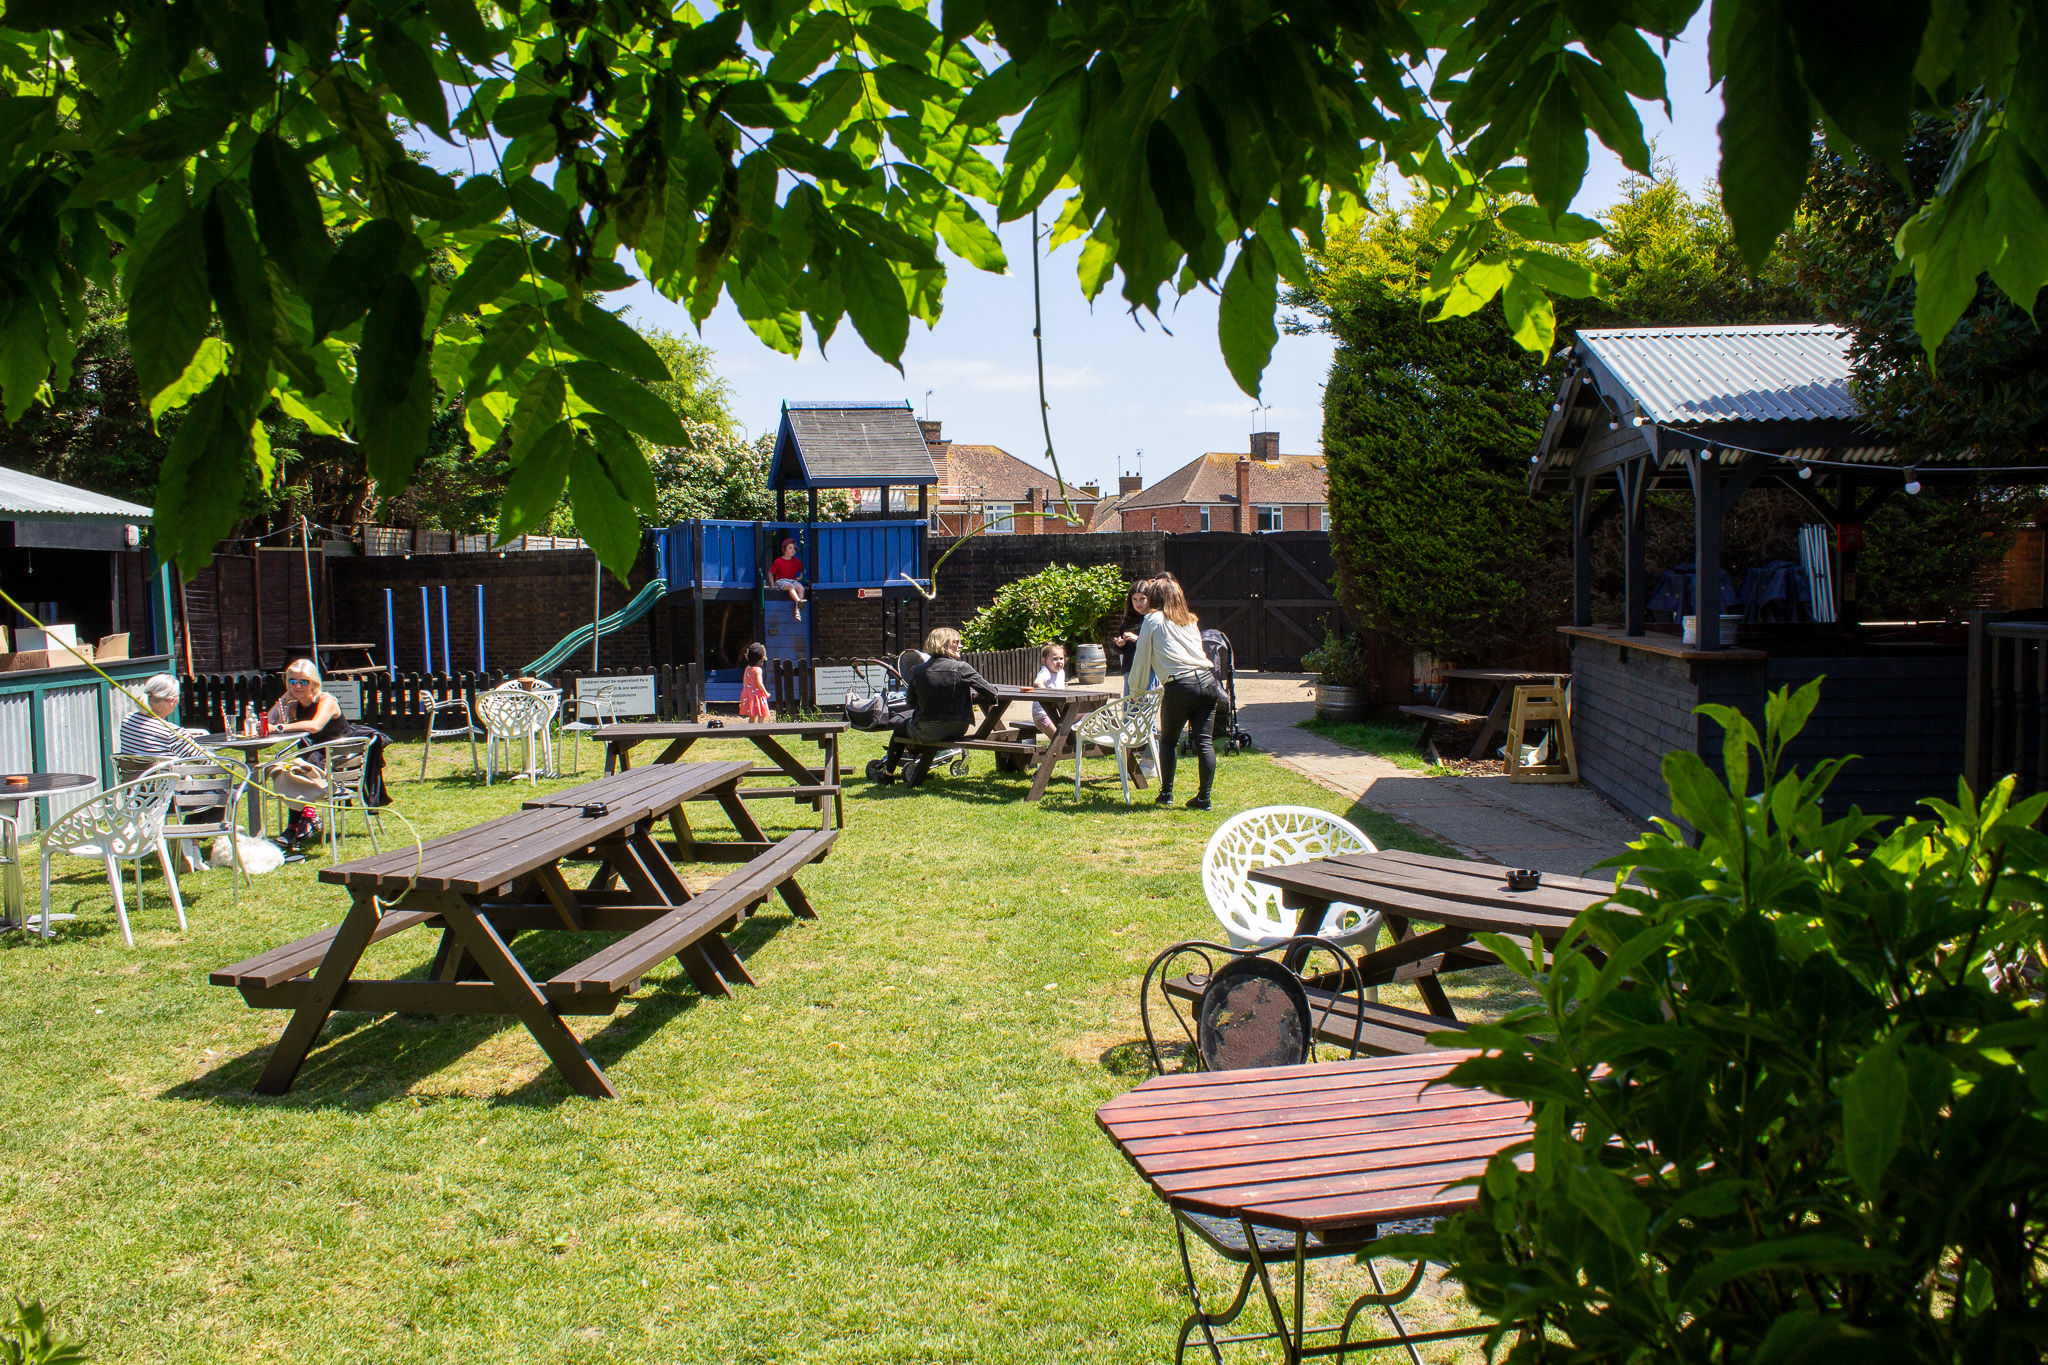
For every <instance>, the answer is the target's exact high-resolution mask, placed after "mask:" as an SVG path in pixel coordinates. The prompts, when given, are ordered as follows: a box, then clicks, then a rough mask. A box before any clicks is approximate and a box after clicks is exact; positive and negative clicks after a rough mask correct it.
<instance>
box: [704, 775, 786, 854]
mask: <svg viewBox="0 0 2048 1365" xmlns="http://www.w3.org/2000/svg"><path fill="white" fill-rule="evenodd" d="M718 804H719V807H720V808H721V809H723V810H724V811H725V814H726V818H727V819H729V820H731V821H732V827H733V828H734V829H735V830H737V831H739V836H740V838H741V839H742V840H743V841H745V842H747V843H753V844H767V843H773V842H774V841H773V840H772V839H770V838H769V837H768V831H767V830H765V829H762V828H761V822H760V821H759V820H756V819H755V818H754V813H753V812H752V811H750V810H748V809H747V803H746V802H744V801H742V800H740V783H739V779H738V778H734V779H733V780H732V781H730V782H728V783H726V784H725V785H724V786H723V787H720V788H719V789H718Z"/></svg>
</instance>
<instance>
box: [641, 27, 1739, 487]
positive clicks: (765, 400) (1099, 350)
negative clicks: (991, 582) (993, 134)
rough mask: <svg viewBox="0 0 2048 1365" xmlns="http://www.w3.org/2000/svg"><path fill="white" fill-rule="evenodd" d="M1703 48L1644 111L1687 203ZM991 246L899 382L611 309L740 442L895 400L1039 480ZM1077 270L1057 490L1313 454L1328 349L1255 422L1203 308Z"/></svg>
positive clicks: (1590, 208) (662, 316) (1025, 302)
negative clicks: (847, 407)
mask: <svg viewBox="0 0 2048 1365" xmlns="http://www.w3.org/2000/svg"><path fill="white" fill-rule="evenodd" d="M1706 41H1707V36H1706V11H1705V9H1704V8H1703V9H1702V10H1701V15H1700V19H1699V22H1697V23H1696V24H1694V25H1693V27H1692V28H1691V29H1689V30H1688V31H1687V32H1686V34H1685V35H1684V37H1683V38H1682V40H1681V41H1680V42H1679V43H1677V44H1676V45H1674V47H1673V50H1672V53H1671V55H1670V57H1669V59H1668V69H1669V76H1668V80H1669V88H1670V92H1671V101H1672V117H1671V118H1670V119H1667V118H1666V117H1665V115H1664V111H1663V108H1662V107H1661V106H1642V112H1643V122H1644V128H1645V130H1646V131H1647V132H1648V133H1649V135H1650V136H1651V137H1652V138H1653V139H1654V140H1655V142H1656V144H1657V153H1658V155H1659V157H1660V158H1663V159H1666V160H1668V161H1669V162H1670V163H1671V165H1672V166H1673V168H1674V170H1675V172H1676V174H1677V176H1678V178H1679V179H1680V180H1681V181H1683V182H1684V183H1685V185H1686V186H1687V187H1688V188H1690V189H1694V190H1698V189H1700V188H1701V187H1703V186H1706V185H1709V184H1711V183H1712V181H1713V179H1714V173H1715V167H1716V164H1717V162H1718V159H1719V150H1718V142H1717V138H1716V133H1715V128H1716V125H1717V124H1718V123H1719V121H1720V118H1721V100H1720V94H1719V92H1718V91H1710V90H1709V89H1708V88H1707V63H1706ZM1624 176H1625V172H1624V171H1623V169H1622V166H1621V164H1620V162H1619V161H1617V160H1615V158H1614V157H1613V156H1612V155H1611V154H1609V153H1607V152H1606V150H1605V149H1604V148H1602V147H1601V146H1600V145H1599V144H1598V143H1597V142H1596V143H1594V144H1593V162H1592V168H1591V171H1590V173H1589V174H1588V176H1587V179H1586V186H1585V189H1584V190H1583V191H1582V193H1581V194H1580V197H1579V200H1578V202H1577V204H1576V206H1575V207H1577V208H1578V209H1579V210H1580V211H1581V212H1585V213H1597V212H1599V211H1600V210H1602V209H1604V208H1605V207H1606V206H1607V205H1608V204H1610V203H1611V202H1613V200H1614V199H1615V198H1616V196H1617V191H1618V189H1619V187H1620V185H1621V183H1622V180H1623V178H1624ZM1046 221H1047V222H1050V221H1051V219H1050V217H1048V218H1047V219H1046ZM1002 238H1003V248H1004V252H1005V254H1006V255H1007V256H1008V257H1009V259H1010V262H1011V273H1010V274H1009V275H1008V276H994V275H989V274H985V273H983V272H981V271H978V270H975V269H973V268H972V267H970V266H967V265H965V264H964V263H961V262H958V261H953V262H951V263H950V267H951V268H950V274H949V281H948V284H947V288H946V299H945V305H946V306H945V314H944V316H943V317H942V318H941V319H940V320H939V323H938V325H937V326H936V327H935V328H933V329H931V330H929V331H927V330H926V329H924V328H923V327H922V326H920V325H918V324H915V323H913V324H912V328H911V336H910V343H909V345H908V347H907V348H906V349H905V351H904V357H903V372H902V373H901V374H898V373H897V372H896V370H895V369H894V368H892V367H891V366H889V365H888V364H886V363H884V362H883V361H881V360H878V359H876V358H875V357H874V356H873V355H871V354H869V352H868V351H867V350H866V348H864V347H863V346H862V345H861V344H860V339H859V337H858V336H857V335H856V334H855V332H854V330H853V328H852V327H851V326H850V325H845V324H842V325H841V327H840V329H839V334H838V336H837V337H835V338H834V340H833V342H832V345H831V347H830V349H829V351H828V352H827V354H825V355H822V356H821V355H819V354H818V352H817V350H816V348H815V347H814V346H812V345H811V344H810V343H811V338H810V337H809V336H808V334H807V335H806V337H805V348H804V354H803V355H802V356H801V357H799V358H798V359H796V360H791V359H789V358H788V357H786V356H783V355H781V354H779V353H777V352H774V351H771V350H769V349H768V348H767V347H766V346H764V345H762V344H761V342H759V341H758V340H756V339H755V337H754V335H753V333H752V332H750V331H748V330H747V328H746V325H745V324H744V323H742V322H741V321H740V319H739V316H738V314H737V313H735V312H734V311H733V309H732V306H731V305H730V304H729V303H723V304H721V305H720V307H719V309H718V310H717V311H716V312H715V313H713V314H712V316H711V317H710V318H708V319H707V320H706V321H705V324H704V327H703V330H702V332H701V333H699V332H698V331H697V330H696V328H695V327H694V326H693V325H692V323H691V321H690V318H689V315H688V314H687V313H686V312H685V311H684V310H683V309H682V308H681V307H680V306H678V305H676V304H672V303H670V302H668V301H667V300H666V299H663V298H662V297H660V296H659V295H658V294H656V293H655V292H654V291H653V290H651V289H648V288H646V287H645V286H642V287H639V288H636V289H635V290H633V291H631V292H629V293H627V294H624V295H615V296H613V297H614V298H615V299H619V300H621V301H624V302H629V303H630V304H631V305H632V307H633V317H634V319H635V321H637V322H640V323H643V324H651V325H654V326H657V327H662V328H665V329H667V330H669V331H671V332H676V333H679V334H681V335H684V336H694V337H696V338H697V339H698V340H700V341H702V342H703V343H704V344H706V345H708V346H709V347H711V349H712V350H713V352H714V353H715V354H716V357H717V362H716V363H717V370H718V373H719V374H720V376H722V377H723V378H724V379H725V380H726V382H727V383H728V384H729V385H730V387H731V391H732V406H733V411H734V414H735V415H736V416H737V418H738V419H739V421H740V423H741V425H743V426H744V427H745V428H746V429H747V431H748V432H749V433H750V434H759V433H761V432H763V431H768V430H772V429H773V428H774V426H775V424H776V422H777V420H778V417H779V414H780V411H781V404H782V402H783V400H784V399H907V400H908V401H909V402H910V403H911V404H912V405H913V406H914V407H915V408H916V409H917V411H918V414H919V415H920V416H923V415H925V414H926V412H927V410H929V414H930V416H932V417H934V418H937V419H939V420H940V421H942V422H943V423H944V424H945V434H946V435H947V436H949V437H951V438H952V439H954V440H956V441H962V442H972V443H977V444H985V445H996V446H1001V447H1002V448H1003V449H1005V450H1007V451H1009V452H1010V453H1011V454H1013V455H1018V456H1022V457H1023V458H1025V459H1027V460H1030V461H1032V462H1033V463H1035V464H1040V465H1044V464H1045V460H1044V458H1043V455H1044V450H1045V437H1044V435H1043V433H1042V431H1041V428H1040V424H1039V414H1038V396H1037V388H1036V381H1035V377H1034V358H1033V350H1032V340H1031V274H1030V255H1029V243H1030V229H1029V225H1028V223H1025V224H1010V225H1008V226H1007V227H1005V228H1004V229H1002ZM1078 255H1079V247H1078V245H1075V246H1069V247H1067V248H1066V249H1064V250H1061V251H1059V252H1055V253H1054V254H1053V255H1052V256H1051V257H1050V258H1049V259H1048V260H1046V261H1045V262H1044V263H1043V264H1042V265H1041V271H1042V273H1043V283H1042V292H1043V301H1044V308H1045V340H1046V346H1045V361H1046V381H1047V383H1046V387H1047V398H1048V400H1049V401H1050V403H1051V422H1052V436H1053V440H1054V442H1055V443H1056V449H1057V450H1058V453H1059V463H1060V469H1061V472H1062V473H1063V474H1065V475H1066V477H1067V479H1068V481H1069V482H1071V483H1076V484H1080V483H1086V482H1089V481H1090V480H1097V481H1100V482H1101V483H1102V484H1103V485H1104V486H1105V487H1106V488H1113V487H1114V486H1115V481H1116V477H1117V475H1118V474H1119V473H1120V472H1127V471H1135V470H1138V469H1140V468H1141V467H1142V472H1143V474H1144V476H1145V480H1146V482H1147V483H1148V484H1149V483H1152V482H1154V481H1156V480H1157V479H1159V478H1161V477H1163V476H1165V475H1166V474H1168V473H1170V472H1171V471H1172V470H1174V469H1177V468H1179V467H1180V466H1181V465H1183V464H1185V463H1187V462H1188V461H1189V460H1191V459H1193V458H1195V456H1197V455H1199V454H1201V453H1202V452H1203V451H1207V450H1244V449H1246V448H1247V447H1248V437H1249V435H1250V433H1251V432H1252V431H1254V430H1269V429H1270V430H1277V431H1278V432H1279V433H1280V448H1281V450H1282V451H1283V452H1284V453H1289V454H1293V453H1305V452H1313V451H1317V450H1320V449H1321V432H1322V394H1323V383H1324V379H1325V376H1326V375H1327V374H1328V372H1329V368H1330V359H1331V355H1332V352H1333V349H1334V348H1333V346H1332V343H1331V342H1330V340H1329V339H1328V338H1327V337H1323V336H1310V337H1289V336H1282V337H1281V338H1280V342H1279V345H1278V347H1277V348H1276V349H1275V350H1274V353H1273V363H1272V366H1271V367H1270V368H1269V369H1268V370H1267V372H1266V381H1265V393H1264V395H1263V397H1264V400H1265V402H1266V403H1267V404H1268V405H1270V408H1269V410H1268V411H1266V412H1263V413H1258V414H1256V415H1255V413H1254V408H1255V406H1256V404H1255V401H1254V400H1253V399H1251V398H1249V397H1247V396H1246V395H1245V394H1244V393H1242V392H1241V391H1240V390H1239V389H1238V387H1237V384H1236V382H1235V381H1234V380H1232V379H1231V377H1230V374H1229V371H1228V370H1226V369H1225V368H1224V365H1223V358H1222V354H1221V352H1220V351H1219V350H1218V348H1217V344H1216V300H1215V297H1214V296H1213V295H1211V294H1209V293H1208V292H1207V291H1197V292H1196V293H1194V294H1191V295H1189V296H1188V297H1186V298H1185V299H1182V300H1181V301H1180V302H1179V304H1178V306H1177V307H1173V308H1171V309H1169V310H1168V311H1166V312H1164V313H1163V316H1162V319H1161V321H1163V322H1164V324H1165V326H1164V327H1163V328H1162V327H1161V326H1160V323H1159V322H1158V321H1154V320H1153V319H1150V318H1147V319H1145V320H1144V322H1143V323H1142V324H1140V323H1138V322H1136V321H1134V320H1133V319H1132V318H1131V317H1130V316H1129V315H1128V314H1126V313H1125V312H1124V311H1123V308H1122V306H1121V303H1120V300H1119V299H1118V298H1117V296H1116V285H1115V283H1114V282H1112V283H1111V284H1110V285H1109V286H1108V287H1107V288H1106V289H1105V290H1104V291H1103V294H1102V297H1101V299H1100V300H1099V301H1098V303H1097V304H1096V306H1095V307H1093V308H1092V309H1091V308H1090V307H1089V305H1088V303H1087V301H1086V300H1085V299H1083V298H1082V296H1081V290H1080V286H1079V285H1078V284H1077V283H1076V282H1075V276H1074V270H1075V261H1076V259H1077V257H1078ZM1167 329H1171V331H1170V334H1169V332H1168V330H1167ZM1140 451H1142V452H1143V454H1142V456H1141V455H1140V454H1139V453H1138V452H1140Z"/></svg>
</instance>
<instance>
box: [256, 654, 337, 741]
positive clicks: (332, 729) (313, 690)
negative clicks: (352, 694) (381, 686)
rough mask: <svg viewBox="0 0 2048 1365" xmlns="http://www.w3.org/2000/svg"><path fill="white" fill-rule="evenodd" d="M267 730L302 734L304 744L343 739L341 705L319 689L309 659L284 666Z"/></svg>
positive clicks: (328, 693) (318, 682)
mask: <svg viewBox="0 0 2048 1365" xmlns="http://www.w3.org/2000/svg"><path fill="white" fill-rule="evenodd" d="M270 728H271V730H272V731H278V730H283V731H285V732H287V733H290V734H299V735H304V736H305V738H306V743H308V744H325V743H327V742H328V741H329V740H334V739H347V738H348V735H349V724H348V717H347V716H344V715H342V714H341V703H340V702H338V701H336V700H335V699H334V694H333V693H331V692H328V691H326V690H325V689H323V688H322V687H321V686H320V670H319V669H317V668H315V667H313V661H312V660H311V659H294V660H292V661H291V663H289V664H287V665H286V666H285V670H284V695H283V696H282V697H279V698H278V699H277V705H275V706H273V707H271V708H270Z"/></svg>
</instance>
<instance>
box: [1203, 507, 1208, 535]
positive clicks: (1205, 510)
mask: <svg viewBox="0 0 2048 1365" xmlns="http://www.w3.org/2000/svg"><path fill="white" fill-rule="evenodd" d="M1202 529H1203V530H1204V531H1206V530H1208V529H1209V509H1208V508H1206V507H1204V508H1203V509H1202Z"/></svg>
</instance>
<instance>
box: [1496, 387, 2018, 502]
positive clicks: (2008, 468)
mask: <svg viewBox="0 0 2048 1365" xmlns="http://www.w3.org/2000/svg"><path fill="white" fill-rule="evenodd" d="M1603 401H1604V400H1603ZM1561 408H1562V405H1561V404H1553V405H1552V406H1551V411H1552V412H1557V411H1560V410H1561ZM1622 420H1623V419H1622V418H1621V417H1619V416H1616V417H1613V418H1610V419H1609V421H1608V423H1607V429H1608V430H1609V431H1619V430H1620V429H1621V423H1622ZM1627 420H1628V421H1629V422H1630V423H1631V424H1632V425H1634V426H1638V427H1655V426H1656V423H1654V422H1652V421H1651V420H1650V419H1649V418H1647V417H1644V416H1643V415H1641V414H1640V413H1638V414H1636V415H1634V416H1632V417H1630V418H1628V419H1627ZM1658 429H1659V430H1660V431H1661V432H1663V433H1665V434H1667V435H1672V436H1687V437H1693V438H1695V439H1697V440H1698V441H1699V442H1700V445H1699V459H1700V462H1701V463H1702V464H1712V463H1713V461H1714V459H1715V457H1716V456H1717V455H1725V454H1729V453H1736V454H1742V455H1753V456H1755V457H1757V458H1758V459H1763V460H1775V461H1777V462H1778V463H1779V464H1789V465H1791V466H1793V467H1794V468H1795V469H1796V470H1797V471H1798V474H1799V477H1800V478H1802V479H1810V478H1812V477H1813V471H1814V470H1816V469H1854V470H1862V471H1864V472H1868V471H1869V470H1871V469H1872V468H1873V467H1874V466H1872V465H1870V464H1868V463H1859V462H1857V461H1855V460H1828V459H1822V458H1820V457H1819V456H1813V455H1794V454H1791V453H1789V452H1786V451H1782V450H1757V449H1755V448H1754V447H1752V446H1745V445H1737V444H1736V443H1735V442H1733V441H1724V440H1721V439H1720V438H1719V437H1708V436H1701V435H1700V434H1699V433H1697V432H1691V431H1685V430H1682V429H1680V428H1677V427H1662V428H1658ZM1542 458H1543V457H1542V456H1541V455H1531V456H1530V457H1529V463H1530V464H1532V465H1533V464H1537V463H1539V462H1541V460H1542ZM1944 468H1950V466H1944ZM1952 468H1953V469H1954V471H1955V472H1956V473H1959V474H1960V473H1967V474H2038V475H2040V476H2041V479H2042V482H2044V483H2048V465H2039V464H1999V465H1982V464H1973V465H1957V466H1953V467H1952ZM1899 473H1900V476H1901V478H1902V479H1903V480H1904V481H1905V489H1906V492H1907V493H1908V494H1917V493H1918V492H1919V491H1920V468H1919V466H1918V465H1907V466H1906V467H1905V468H1904V469H1902V470H1900V471H1899Z"/></svg>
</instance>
